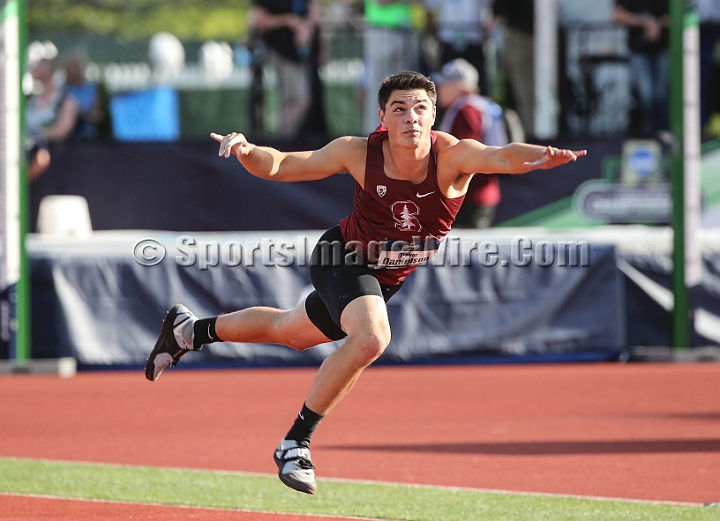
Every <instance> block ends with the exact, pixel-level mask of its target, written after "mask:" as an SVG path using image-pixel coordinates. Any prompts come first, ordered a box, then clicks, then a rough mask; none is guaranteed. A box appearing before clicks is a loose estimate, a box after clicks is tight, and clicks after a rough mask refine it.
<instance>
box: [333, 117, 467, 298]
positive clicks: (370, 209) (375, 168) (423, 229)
mask: <svg viewBox="0 0 720 521" xmlns="http://www.w3.org/2000/svg"><path fill="white" fill-rule="evenodd" d="M387 136H388V132H387V130H386V129H384V128H378V129H377V130H375V131H374V132H372V133H371V134H370V136H369V137H368V144H367V160H366V163H365V186H360V185H359V184H358V185H356V186H355V205H354V208H353V211H352V213H351V214H350V215H349V216H348V217H346V218H345V219H343V220H342V221H340V230H341V232H342V235H343V238H344V239H345V242H346V243H348V245H349V246H352V247H353V249H355V250H356V251H357V252H358V253H360V254H361V255H362V256H363V258H365V259H366V260H367V262H368V265H369V266H370V267H371V268H372V269H373V270H374V271H373V273H374V275H375V276H376V277H377V279H378V281H379V282H380V283H381V284H387V285H396V284H398V283H400V282H402V281H403V280H405V278H406V277H407V276H408V275H409V274H410V273H412V272H413V271H414V270H415V269H416V268H417V267H418V266H419V265H421V264H423V263H425V262H427V261H429V260H430V259H432V257H433V256H434V255H435V253H436V252H437V249H438V247H439V246H440V242H441V241H442V240H443V239H444V238H445V236H446V235H447V234H448V232H450V226H451V225H452V223H453V221H454V220H455V216H456V215H457V213H458V211H459V210H460V206H462V202H463V199H464V198H465V196H464V195H462V196H460V197H455V198H452V199H450V198H448V197H445V196H444V195H443V194H442V193H441V192H440V188H439V186H438V181H437V145H436V141H437V135H436V134H435V132H431V133H430V136H431V139H432V151H431V154H430V161H429V163H428V173H427V176H426V178H425V180H424V181H422V182H421V183H419V184H413V183H412V182H410V181H402V180H399V179H391V178H389V177H388V176H387V175H386V174H385V166H384V165H385V161H384V156H383V141H384V140H385V139H387Z"/></svg>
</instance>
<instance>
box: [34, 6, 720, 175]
mask: <svg viewBox="0 0 720 521" xmlns="http://www.w3.org/2000/svg"><path fill="white" fill-rule="evenodd" d="M533 4H534V0H494V1H493V0H424V1H423V0H410V1H405V2H387V1H382V0H379V1H376V0H254V1H251V0H237V1H233V2H230V1H223V0H217V1H213V2H202V1H200V0H181V1H179V2H175V3H173V4H172V6H170V5H168V4H166V3H163V2H160V1H156V0H133V1H127V2H122V3H117V2H112V1H110V0H97V1H94V2H83V3H82V4H80V3H77V2H70V1H67V0H31V1H30V2H29V23H30V34H29V41H30V42H31V43H30V45H29V49H28V66H29V70H28V74H27V76H26V81H25V84H24V85H25V91H26V94H28V95H29V96H30V102H29V104H28V113H29V115H30V119H29V121H28V132H29V134H30V135H31V137H33V138H35V139H36V140H41V139H42V138H46V139H48V140H50V141H62V140H66V139H73V140H80V139H85V140H87V139H114V140H120V141H136V140H160V141H162V140H182V139H196V138H205V137H206V136H207V132H208V131H209V130H211V129H214V130H217V131H220V132H226V131H230V130H242V131H245V132H247V133H248V134H251V135H254V136H263V135H264V136H269V137H276V138H281V139H298V138H302V137H308V136H314V137H320V138H331V137H334V136H338V135H344V134H353V135H366V134H367V133H369V132H370V131H371V130H373V129H374V128H375V126H376V123H377V115H376V113H377V106H376V105H377V103H376V101H375V96H376V91H377V86H378V84H379V82H380V81H381V80H382V78H384V77H385V76H387V75H389V74H392V73H394V72H397V71H399V70H403V69H414V70H418V71H420V72H423V73H425V74H428V75H431V74H432V73H434V72H437V71H439V70H440V69H441V67H442V66H443V65H444V64H445V63H447V62H449V61H451V60H452V59H455V58H458V57H462V58H464V59H466V60H467V61H468V62H469V63H471V64H472V65H473V66H474V67H475V68H476V69H477V71H478V73H479V74H478V87H479V91H480V93H481V94H482V95H484V96H487V97H489V98H492V99H493V100H494V101H495V102H497V103H498V104H499V105H500V106H501V107H503V108H504V109H505V110H510V111H512V114H513V116H514V115H515V114H516V115H517V120H516V123H517V124H518V125H514V126H511V130H512V129H513V128H514V129H521V130H522V131H524V135H526V136H529V137H532V136H533V134H534V132H533V131H534V117H535V108H534V82H533V52H534V51H533V49H534V46H533V44H534V39H533V29H534V12H533ZM699 8H700V15H701V33H702V40H703V41H702V61H703V66H702V88H703V108H702V124H703V135H704V137H705V138H710V137H713V136H719V135H720V99H719V98H720V46H718V41H719V40H720V29H719V27H720V1H719V0H700V1H699ZM557 9H558V25H559V45H558V51H557V52H558V60H559V61H558V63H559V67H558V80H559V85H560V88H559V90H558V99H557V102H558V103H559V106H560V112H559V121H558V128H559V132H560V135H561V136H579V137H596V136H653V135H655V134H656V133H657V132H658V131H661V130H664V129H666V128H667V117H666V115H665V114H666V113H667V110H666V106H667V76H668V64H667V46H668V38H667V32H668V31H667V29H668V16H667V11H668V5H667V0H557ZM638 20H639V21H638ZM48 127H52V128H51V129H50V130H47V128H48ZM43 128H45V131H42V129H43ZM517 135H518V134H516V135H515V136H511V137H516V136H517ZM38 169H41V168H38Z"/></svg>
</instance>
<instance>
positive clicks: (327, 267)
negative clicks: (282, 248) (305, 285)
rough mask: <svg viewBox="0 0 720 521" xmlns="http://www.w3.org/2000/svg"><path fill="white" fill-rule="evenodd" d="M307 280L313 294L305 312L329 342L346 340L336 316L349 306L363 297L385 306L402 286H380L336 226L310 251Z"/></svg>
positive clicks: (365, 263) (306, 300)
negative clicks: (376, 299)
mask: <svg viewBox="0 0 720 521" xmlns="http://www.w3.org/2000/svg"><path fill="white" fill-rule="evenodd" d="M310 280H311V281H312V284H313V286H314V287H315V291H313V292H312V293H310V295H308V297H307V299H305V310H306V311H307V314H308V317H309V318H310V321H311V322H312V323H313V324H315V326H317V328H318V329H319V330H320V331H322V332H323V334H324V335H325V336H326V337H328V338H329V339H331V340H340V339H341V338H345V337H346V336H347V334H346V333H345V332H344V331H343V330H342V328H341V327H340V316H341V315H342V312H343V310H344V309H345V307H346V306H347V305H348V304H350V302H352V301H353V300H355V299H356V298H358V297H362V296H365V295H378V296H379V297H382V298H383V299H385V302H387V301H388V300H390V297H392V296H393V295H394V294H395V293H397V291H398V290H399V289H400V287H401V286H402V282H401V283H400V284H398V285H396V286H388V285H386V284H380V282H378V280H377V279H376V278H375V275H373V272H372V270H371V269H370V268H369V267H368V265H367V262H364V261H363V260H362V259H361V258H360V257H359V256H358V255H357V253H355V252H354V251H353V250H352V249H351V248H348V247H347V245H346V244H345V239H343V236H342V233H340V227H339V226H334V227H332V228H330V229H329V230H328V231H326V232H325V233H324V234H323V235H322V237H320V240H319V241H318V243H317V245H316V246H315V248H314V249H313V252H312V255H311V257H310Z"/></svg>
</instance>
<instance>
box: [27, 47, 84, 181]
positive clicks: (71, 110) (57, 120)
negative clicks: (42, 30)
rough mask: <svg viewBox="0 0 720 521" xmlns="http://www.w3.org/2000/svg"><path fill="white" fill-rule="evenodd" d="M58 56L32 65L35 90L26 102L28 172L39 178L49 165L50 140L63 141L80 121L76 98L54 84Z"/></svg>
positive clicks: (32, 178)
mask: <svg viewBox="0 0 720 521" xmlns="http://www.w3.org/2000/svg"><path fill="white" fill-rule="evenodd" d="M55 68H56V62H55V59H46V58H43V59H40V60H38V61H37V62H35V63H34V64H33V65H32V66H31V71H30V73H31V75H32V78H33V80H34V85H33V92H32V94H31V95H30V97H29V98H28V100H27V102H26V105H25V130H26V135H27V148H28V150H29V152H28V175H29V177H30V180H31V181H32V180H34V179H37V178H38V177H40V175H42V174H43V172H45V170H47V168H48V167H49V166H50V151H49V147H48V143H49V142H59V141H64V140H66V139H67V138H68V137H70V135H71V134H72V132H73V130H74V129H75V126H76V124H77V121H78V113H79V107H78V102H77V100H76V99H75V98H74V97H72V96H69V95H67V94H66V92H65V89H64V88H63V86H62V85H56V83H55Z"/></svg>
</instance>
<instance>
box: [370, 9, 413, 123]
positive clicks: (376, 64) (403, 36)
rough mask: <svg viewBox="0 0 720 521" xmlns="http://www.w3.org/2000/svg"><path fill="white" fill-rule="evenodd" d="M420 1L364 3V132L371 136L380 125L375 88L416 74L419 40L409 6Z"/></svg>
mask: <svg viewBox="0 0 720 521" xmlns="http://www.w3.org/2000/svg"><path fill="white" fill-rule="evenodd" d="M422 2H423V0H405V1H400V2H390V1H388V0H365V24H366V29H365V51H364V52H365V57H364V58H365V85H366V88H365V102H364V105H365V108H364V118H363V130H364V133H365V134H370V132H372V131H373V130H375V129H376V128H377V126H378V125H379V124H380V121H379V118H378V109H379V108H380V107H379V106H378V101H377V88H376V86H377V85H380V83H382V80H383V79H385V78H386V77H388V76H390V75H392V74H396V73H398V72H401V71H404V70H417V68H418V66H419V62H420V37H419V34H418V31H417V25H418V21H417V19H416V14H415V13H416V11H415V10H414V9H413V6H412V5H410V4H418V7H419V6H420V5H421V4H422Z"/></svg>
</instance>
